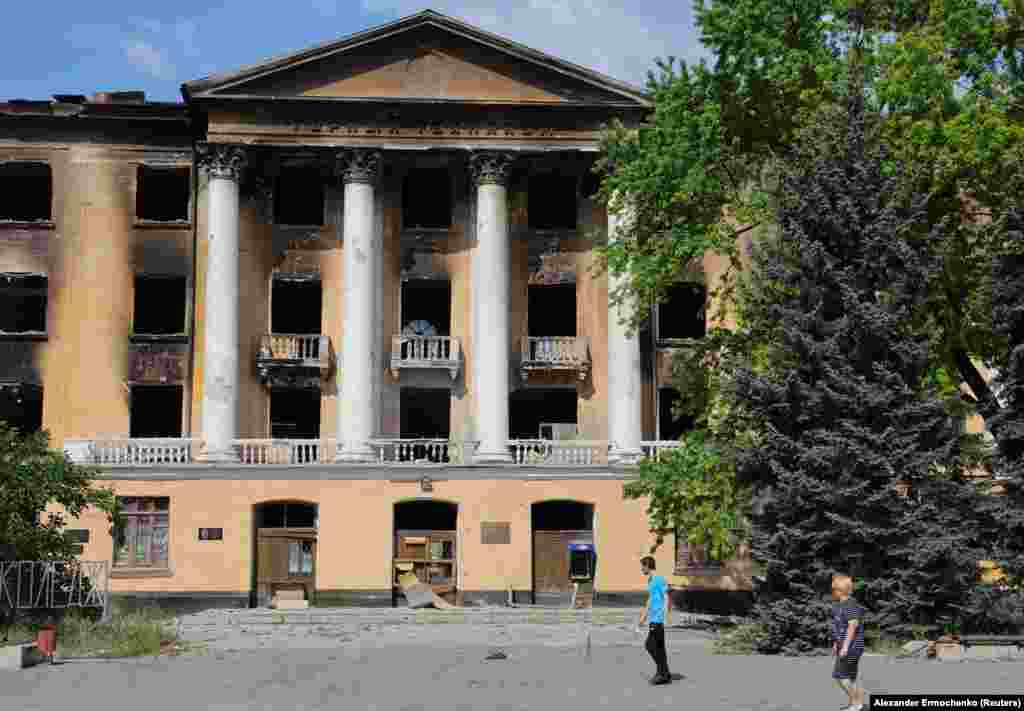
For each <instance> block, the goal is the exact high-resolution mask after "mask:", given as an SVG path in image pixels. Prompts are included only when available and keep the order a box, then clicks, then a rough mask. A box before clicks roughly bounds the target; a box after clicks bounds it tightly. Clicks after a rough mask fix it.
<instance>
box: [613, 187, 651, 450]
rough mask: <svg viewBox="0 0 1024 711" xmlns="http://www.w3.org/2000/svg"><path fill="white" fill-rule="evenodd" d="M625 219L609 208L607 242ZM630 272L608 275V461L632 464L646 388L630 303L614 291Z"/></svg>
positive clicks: (640, 434) (640, 431) (637, 447)
mask: <svg viewBox="0 0 1024 711" xmlns="http://www.w3.org/2000/svg"><path fill="white" fill-rule="evenodd" d="M624 219H628V218H625V216H624V215H622V214H614V215H613V214H612V205H611V204H609V207H608V241H609V242H613V241H614V240H615V239H616V238H617V233H618V231H619V229H620V226H621V225H622V223H623V221H624ZM628 278H629V277H628V275H620V276H616V275H614V274H611V273H609V275H608V293H609V303H608V438H609V440H611V451H610V452H609V453H608V460H609V462H611V463H613V464H633V463H635V462H637V461H638V460H639V459H640V458H641V457H642V456H643V450H642V449H641V441H642V440H643V423H642V418H643V397H642V396H643V389H642V384H641V377H642V369H641V363H642V361H641V357H640V339H639V338H638V337H637V334H636V333H635V332H634V333H633V334H632V335H630V334H629V330H628V328H627V327H626V324H625V323H623V320H624V319H627V318H628V315H629V313H630V304H629V303H622V304H621V305H619V306H615V305H613V304H612V303H611V294H612V293H613V292H614V290H615V289H616V287H618V286H619V285H620V284H622V283H623V280H625V279H628Z"/></svg>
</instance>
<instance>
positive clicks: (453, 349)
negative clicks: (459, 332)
mask: <svg viewBox="0 0 1024 711" xmlns="http://www.w3.org/2000/svg"><path fill="white" fill-rule="evenodd" d="M461 359H462V345H461V342H460V341H459V339H458V338H455V337H454V336H393V337H392V338H391V372H392V373H393V374H394V375H395V377H397V376H398V371H399V370H400V369H402V368H447V369H448V370H449V371H451V377H452V379H453V380H454V378H455V376H456V374H457V373H458V368H459V363H460V362H461Z"/></svg>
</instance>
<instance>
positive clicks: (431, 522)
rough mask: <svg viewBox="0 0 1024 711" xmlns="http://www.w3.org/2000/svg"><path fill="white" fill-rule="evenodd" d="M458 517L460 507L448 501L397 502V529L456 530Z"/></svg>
mask: <svg viewBox="0 0 1024 711" xmlns="http://www.w3.org/2000/svg"><path fill="white" fill-rule="evenodd" d="M458 517H459V509H458V507H457V506H455V504H449V503H448V502H447V501H404V502H402V503H399V504H395V530H396V531H454V530H455V528H456V523H457V522H458ZM396 553H397V551H396Z"/></svg>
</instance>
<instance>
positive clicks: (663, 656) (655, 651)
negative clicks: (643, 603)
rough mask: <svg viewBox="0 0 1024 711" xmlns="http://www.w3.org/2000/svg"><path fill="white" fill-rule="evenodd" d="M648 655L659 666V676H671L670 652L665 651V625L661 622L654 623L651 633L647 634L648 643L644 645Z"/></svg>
mask: <svg viewBox="0 0 1024 711" xmlns="http://www.w3.org/2000/svg"><path fill="white" fill-rule="evenodd" d="M644 646H645V647H646V648H647V653H648V654H650V655H651V659H653V660H654V663H655V664H656V665H657V666H658V674H659V675H661V676H669V671H668V652H667V651H665V625H663V624H661V623H660V622H652V623H651V628H650V631H649V632H648V633H647V642H646V643H645V644H644Z"/></svg>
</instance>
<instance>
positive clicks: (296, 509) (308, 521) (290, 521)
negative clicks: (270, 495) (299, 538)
mask: <svg viewBox="0 0 1024 711" xmlns="http://www.w3.org/2000/svg"><path fill="white" fill-rule="evenodd" d="M316 525H317V510H316V504H304V503H300V502H292V501H287V502H280V503H277V502H274V503H268V504H260V505H259V506H257V507H256V528H316Z"/></svg>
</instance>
